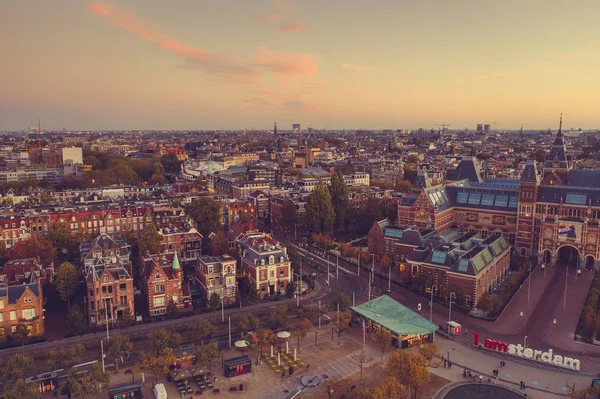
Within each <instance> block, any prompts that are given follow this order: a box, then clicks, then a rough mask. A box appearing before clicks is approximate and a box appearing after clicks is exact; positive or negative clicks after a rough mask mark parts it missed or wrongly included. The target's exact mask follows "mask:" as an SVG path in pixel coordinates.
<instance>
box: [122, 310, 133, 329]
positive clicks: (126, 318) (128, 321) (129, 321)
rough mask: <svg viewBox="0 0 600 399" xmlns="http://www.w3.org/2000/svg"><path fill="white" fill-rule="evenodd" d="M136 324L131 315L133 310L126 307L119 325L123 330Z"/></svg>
mask: <svg viewBox="0 0 600 399" xmlns="http://www.w3.org/2000/svg"><path fill="white" fill-rule="evenodd" d="M134 322H135V320H134V318H133V314H132V313H131V309H129V307H126V308H125V309H124V310H123V314H122V315H121V317H119V325H120V326H121V328H127V327H129V326H131V325H133V323H134Z"/></svg>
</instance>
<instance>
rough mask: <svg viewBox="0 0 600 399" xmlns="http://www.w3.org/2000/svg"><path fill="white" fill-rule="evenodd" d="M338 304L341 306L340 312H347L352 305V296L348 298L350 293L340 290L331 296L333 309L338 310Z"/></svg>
mask: <svg viewBox="0 0 600 399" xmlns="http://www.w3.org/2000/svg"><path fill="white" fill-rule="evenodd" d="M338 305H339V306H340V312H345V311H346V309H348V307H349V306H350V298H348V295H346V294H344V293H343V292H340V293H339V294H337V295H335V296H334V297H333V298H331V307H332V308H333V310H337V307H338Z"/></svg>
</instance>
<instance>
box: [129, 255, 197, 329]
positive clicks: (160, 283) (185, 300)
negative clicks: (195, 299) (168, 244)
mask: <svg viewBox="0 0 600 399" xmlns="http://www.w3.org/2000/svg"><path fill="white" fill-rule="evenodd" d="M140 276H141V278H142V284H141V285H142V291H143V293H144V296H145V298H146V301H147V304H148V316H149V317H159V316H163V315H165V314H166V313H167V307H168V306H169V303H170V302H171V301H173V303H174V304H175V305H176V306H177V309H178V310H179V311H191V310H192V298H191V295H190V290H189V287H188V285H187V284H184V283H183V272H182V271H181V265H180V264H179V258H178V256H177V253H172V254H158V255H149V256H146V257H144V262H143V265H142V268H141V269H140Z"/></svg>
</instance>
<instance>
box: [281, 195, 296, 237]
mask: <svg viewBox="0 0 600 399" xmlns="http://www.w3.org/2000/svg"><path fill="white" fill-rule="evenodd" d="M296 223H298V211H297V210H296V204H294V202H293V201H292V200H291V199H289V198H286V199H285V200H284V201H283V204H281V227H282V228H283V229H284V230H285V231H290V230H292V228H294V225H295V224H296Z"/></svg>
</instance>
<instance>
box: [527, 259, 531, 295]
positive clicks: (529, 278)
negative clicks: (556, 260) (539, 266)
mask: <svg viewBox="0 0 600 399" xmlns="http://www.w3.org/2000/svg"><path fill="white" fill-rule="evenodd" d="M527 280H529V283H528V284H527V303H529V297H530V296H531V261H529V276H528V278H527Z"/></svg>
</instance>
